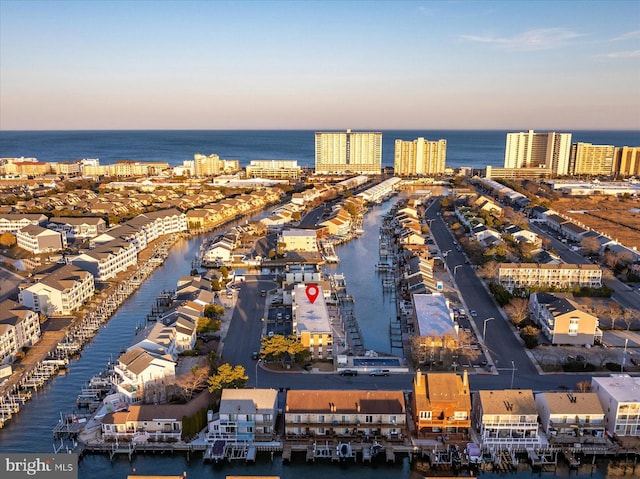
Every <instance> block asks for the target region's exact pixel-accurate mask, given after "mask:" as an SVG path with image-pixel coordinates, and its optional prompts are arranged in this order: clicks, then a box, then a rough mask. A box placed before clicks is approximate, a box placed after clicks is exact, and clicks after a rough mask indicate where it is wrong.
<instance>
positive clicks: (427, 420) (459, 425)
mask: <svg viewBox="0 0 640 479" xmlns="http://www.w3.org/2000/svg"><path fill="white" fill-rule="evenodd" d="M411 412H412V414H413V420H414V422H415V425H416V429H417V431H418V434H419V437H421V438H430V439H437V438H438V437H440V438H444V437H448V438H450V439H452V440H453V439H460V440H463V439H469V432H470V429H471V394H470V391H469V379H468V376H467V371H464V373H463V375H462V377H460V376H459V375H457V374H454V373H427V374H422V373H421V372H420V371H417V372H416V376H415V377H414V379H413V391H412V395H411Z"/></svg>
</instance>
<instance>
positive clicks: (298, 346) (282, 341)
mask: <svg viewBox="0 0 640 479" xmlns="http://www.w3.org/2000/svg"><path fill="white" fill-rule="evenodd" d="M310 354H311V353H310V351H309V349H308V348H307V347H306V346H305V345H303V344H302V343H301V342H300V341H298V339H297V338H296V337H295V336H283V335H282V334H274V335H273V336H271V337H269V336H265V337H263V338H262V348H261V350H260V356H261V357H262V358H265V359H272V360H279V361H281V362H282V364H284V362H285V360H287V358H288V359H289V360H290V361H291V360H294V361H296V362H302V361H304V360H305V358H307V357H309V355H310Z"/></svg>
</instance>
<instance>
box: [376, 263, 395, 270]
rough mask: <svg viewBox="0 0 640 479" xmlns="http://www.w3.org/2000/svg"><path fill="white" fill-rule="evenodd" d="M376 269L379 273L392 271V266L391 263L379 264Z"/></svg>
mask: <svg viewBox="0 0 640 479" xmlns="http://www.w3.org/2000/svg"><path fill="white" fill-rule="evenodd" d="M376 269H377V270H378V271H391V265H390V264H389V263H378V264H376Z"/></svg>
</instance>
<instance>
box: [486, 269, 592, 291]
mask: <svg viewBox="0 0 640 479" xmlns="http://www.w3.org/2000/svg"><path fill="white" fill-rule="evenodd" d="M498 282H499V283H500V284H501V285H502V286H504V287H505V288H506V289H507V290H508V291H510V292H511V291H513V290H514V289H521V288H527V287H529V286H534V287H554V288H573V287H575V286H578V287H581V288H582V287H586V288H600V287H601V286H602V269H601V268H600V267H599V266H597V265H595V264H537V263H500V264H499V265H498Z"/></svg>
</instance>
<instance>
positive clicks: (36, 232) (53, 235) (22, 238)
mask: <svg viewBox="0 0 640 479" xmlns="http://www.w3.org/2000/svg"><path fill="white" fill-rule="evenodd" d="M16 241H17V244H18V247H20V248H22V249H23V250H25V251H28V252H29V253H32V254H40V253H52V252H54V251H60V250H62V249H64V248H66V247H67V235H65V234H63V233H59V232H57V231H53V230H50V229H47V228H43V227H42V226H35V225H29V226H25V227H24V228H22V229H21V230H20V231H18V232H17V233H16Z"/></svg>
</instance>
